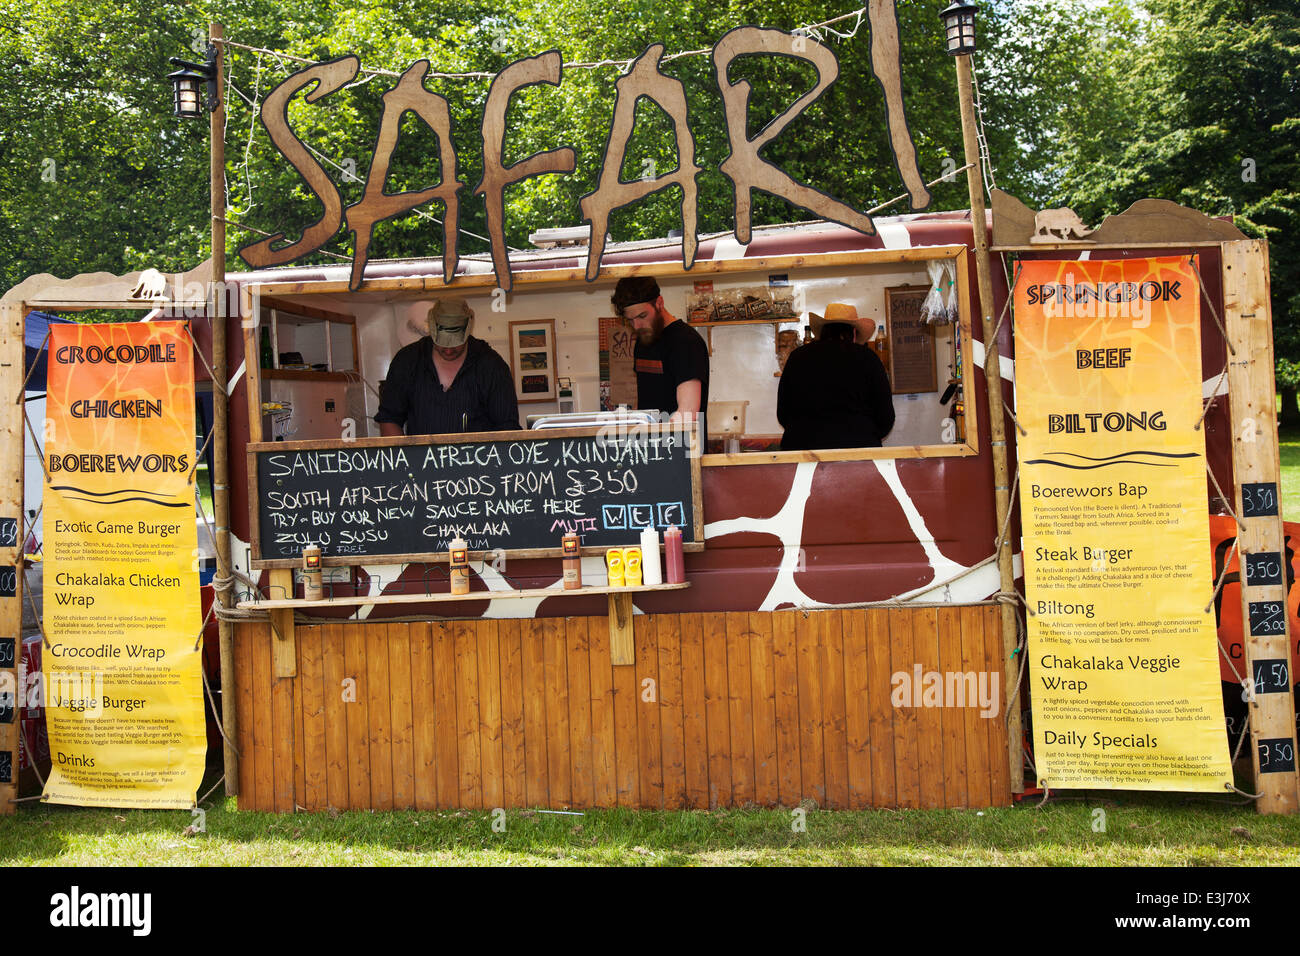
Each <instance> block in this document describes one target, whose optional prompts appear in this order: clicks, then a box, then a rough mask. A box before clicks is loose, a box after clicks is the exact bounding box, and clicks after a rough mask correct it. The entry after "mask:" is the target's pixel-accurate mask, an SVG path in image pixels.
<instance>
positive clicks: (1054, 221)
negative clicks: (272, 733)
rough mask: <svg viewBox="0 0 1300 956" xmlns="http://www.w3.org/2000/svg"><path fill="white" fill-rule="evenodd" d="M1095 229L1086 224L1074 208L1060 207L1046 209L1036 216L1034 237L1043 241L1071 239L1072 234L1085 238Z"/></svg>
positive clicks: (1075, 236)
mask: <svg viewBox="0 0 1300 956" xmlns="http://www.w3.org/2000/svg"><path fill="white" fill-rule="evenodd" d="M1092 232H1093V230H1091V229H1089V228H1088V227H1087V226H1086V225H1084V223H1083V220H1082V219H1080V218H1079V217H1078V216H1077V215H1075V212H1074V210H1073V209H1069V208H1067V207H1064V206H1063V207H1061V208H1060V209H1044V210H1043V211H1042V212H1040V213H1038V214H1037V215H1035V216H1034V239H1035V240H1038V241H1042V240H1045V239H1069V238H1070V237H1071V234H1073V237H1074V238H1075V239H1083V238H1084V237H1086V236H1089V235H1091V234H1092Z"/></svg>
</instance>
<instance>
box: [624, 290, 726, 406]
mask: <svg viewBox="0 0 1300 956" xmlns="http://www.w3.org/2000/svg"><path fill="white" fill-rule="evenodd" d="M612 301H613V303H614V308H615V310H616V311H617V312H618V314H619V315H621V316H622V317H623V318H625V319H627V320H628V321H629V322H631V323H632V329H633V330H634V331H635V332H636V346H635V348H634V349H633V351H632V358H633V362H634V365H635V368H636V395H637V399H636V402H637V407H638V408H644V409H649V408H655V409H658V410H659V411H661V412H664V413H665V414H667V415H670V416H672V417H673V418H674V419H677V420H683V419H684V420H687V421H693V420H694V419H696V418H698V417H699V414H700V413H701V412H703V411H705V410H706V409H707V408H708V405H709V349H708V346H706V345H705V344H704V339H703V338H701V336H700V333H699V332H696V331H695V330H694V329H693V328H691V327H690V326H689V325H687V324H686V323H685V322H682V321H681V320H680V319H678V318H677V317H676V316H675V315H673V314H672V313H671V312H669V311H668V310H667V309H665V308H664V297H663V296H662V295H660V293H659V283H658V282H656V281H655V280H654V278H652V277H651V276H629V277H627V278H625V279H619V280H618V285H617V286H615V287H614V295H613V298H612Z"/></svg>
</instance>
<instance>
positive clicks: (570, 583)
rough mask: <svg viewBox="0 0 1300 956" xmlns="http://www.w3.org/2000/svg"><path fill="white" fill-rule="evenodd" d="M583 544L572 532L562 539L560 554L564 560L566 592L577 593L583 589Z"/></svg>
mask: <svg viewBox="0 0 1300 956" xmlns="http://www.w3.org/2000/svg"><path fill="white" fill-rule="evenodd" d="M581 547H582V542H581V541H580V540H579V538H578V536H577V535H576V534H574V533H573V532H572V531H570V532H569V533H568V534H566V535H565V536H564V537H563V538H561V539H560V554H561V556H562V557H563V559H564V590H566V591H576V590H577V589H578V588H580V587H582V551H581Z"/></svg>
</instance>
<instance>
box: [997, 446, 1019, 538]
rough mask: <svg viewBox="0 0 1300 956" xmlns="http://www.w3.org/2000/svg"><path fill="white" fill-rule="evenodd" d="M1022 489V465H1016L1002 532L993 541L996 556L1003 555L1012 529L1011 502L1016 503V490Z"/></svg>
mask: <svg viewBox="0 0 1300 956" xmlns="http://www.w3.org/2000/svg"><path fill="white" fill-rule="evenodd" d="M1019 487H1020V465H1019V464H1017V465H1016V473H1015V475H1014V476H1013V477H1012V479H1011V491H1010V493H1009V494H1008V495H1007V513H1006V515H1005V516H1004V517H1003V519H1002V530H1001V531H1000V532H998V536H997V537H996V538H994V539H993V553H994V554H995V555H997V554H1001V553H1002V546H1003V545H1004V544H1006V537H1007V532H1008V531H1009V530H1010V528H1011V511H1012V508H1011V502H1013V501H1015V498H1016V489H1017V488H1019Z"/></svg>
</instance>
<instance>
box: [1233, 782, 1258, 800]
mask: <svg viewBox="0 0 1300 956" xmlns="http://www.w3.org/2000/svg"><path fill="white" fill-rule="evenodd" d="M1224 788H1225V789H1227V790H1233V791H1235V792H1237V793H1239V794H1241V795H1242V796H1243V797H1249V798H1250V799H1252V800H1258V799H1259V798H1260V797H1262V796H1263V794H1262V793H1247V792H1246V791H1245V790H1240V789H1238V788H1237V787H1236V786H1235V785H1234V784H1231V783H1227V784H1224Z"/></svg>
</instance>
